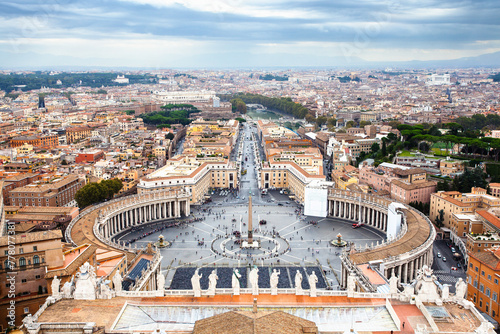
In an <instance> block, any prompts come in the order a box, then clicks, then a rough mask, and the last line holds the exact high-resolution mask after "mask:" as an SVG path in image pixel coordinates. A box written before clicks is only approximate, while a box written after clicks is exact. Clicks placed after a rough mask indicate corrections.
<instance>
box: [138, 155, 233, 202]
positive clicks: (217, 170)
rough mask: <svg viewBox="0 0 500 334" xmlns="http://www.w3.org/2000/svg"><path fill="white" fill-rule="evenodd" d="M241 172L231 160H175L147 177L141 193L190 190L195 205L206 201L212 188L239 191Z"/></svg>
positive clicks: (140, 182) (140, 187)
mask: <svg viewBox="0 0 500 334" xmlns="http://www.w3.org/2000/svg"><path fill="white" fill-rule="evenodd" d="M238 186H239V181H238V169H237V168H236V166H235V165H234V164H233V163H232V162H230V161H229V160H227V159H223V160H222V161H213V162H200V161H198V160H196V159H195V158H191V157H181V156H179V157H174V158H172V159H169V160H168V161H167V164H166V165H165V166H163V167H162V168H160V169H158V170H156V171H155V172H153V173H151V174H149V175H146V176H145V177H143V178H142V179H141V180H140V181H139V184H138V185H137V192H138V193H139V194H144V193H147V192H151V191H157V190H169V189H178V188H187V189H188V190H189V192H190V194H191V204H195V203H200V202H203V201H204V199H205V195H207V194H208V190H209V188H226V189H231V188H236V187H238Z"/></svg>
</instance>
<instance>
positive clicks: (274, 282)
mask: <svg viewBox="0 0 500 334" xmlns="http://www.w3.org/2000/svg"><path fill="white" fill-rule="evenodd" d="M280 274H281V272H280V271H276V269H273V272H272V274H271V278H270V283H271V295H274V296H275V295H277V294H278V281H279V279H280Z"/></svg>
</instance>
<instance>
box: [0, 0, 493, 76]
mask: <svg viewBox="0 0 500 334" xmlns="http://www.w3.org/2000/svg"><path fill="white" fill-rule="evenodd" d="M42 3H43V4H42ZM0 17H1V19H0V63H3V65H7V66H17V67H23V66H24V65H29V66H55V65H87V66H130V67H157V68H166V67H169V68H172V67H211V66H218V67H222V66H240V67H247V66H335V65H336V64H341V63H347V64H348V63H350V62H352V63H355V62H356V59H363V60H367V61H406V60H439V59H454V58H460V57H467V56H476V55H480V54H484V53H491V52H496V51H500V1H499V0H471V1H460V0H458V1H456V0H455V1H449V0H399V1H398V0H396V1H383V0H376V1H375V0H340V1H339V0H325V1H323V0H286V1H285V0H283V1H282V0H250V1H247V0H207V1H204V0H83V1H75V0H43V1H41V0H18V1H5V0H0Z"/></svg>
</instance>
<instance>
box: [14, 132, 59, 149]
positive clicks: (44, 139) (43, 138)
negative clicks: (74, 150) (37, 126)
mask: <svg viewBox="0 0 500 334" xmlns="http://www.w3.org/2000/svg"><path fill="white" fill-rule="evenodd" d="M25 144H28V145H31V146H33V147H36V148H53V147H56V146H58V145H59V137H58V136H57V135H34V136H19V137H14V138H12V139H11V141H10V146H12V147H19V146H23V145H25Z"/></svg>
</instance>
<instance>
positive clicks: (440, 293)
mask: <svg viewBox="0 0 500 334" xmlns="http://www.w3.org/2000/svg"><path fill="white" fill-rule="evenodd" d="M280 274H281V272H280V270H277V269H273V271H272V273H271V276H270V279H269V281H270V282H269V283H270V287H271V295H277V294H278V282H279V277H280ZM241 276H242V275H241V274H240V272H239V270H238V269H234V270H233V273H232V278H231V286H232V293H233V295H240V289H241V281H240V280H241ZM155 278H156V291H157V292H158V294H159V295H163V293H164V289H165V276H164V275H163V274H161V273H159V272H158V273H157V274H156V277H155ZM201 278H202V274H200V273H199V269H198V268H197V269H196V270H195V272H194V274H193V276H192V277H191V285H192V291H193V293H194V296H195V297H201V292H202V289H201V286H200V279H201ZM218 279H219V277H218V276H217V273H216V270H215V269H214V270H212V272H211V273H210V275H209V276H208V282H209V283H208V289H207V290H206V295H208V296H213V295H215V290H216V286H217V280H218ZM307 279H308V282H309V286H310V289H309V293H308V295H309V296H311V297H316V296H317V289H316V284H317V283H318V277H317V276H316V274H315V272H314V271H312V272H311V274H310V275H309V276H308V278H307ZM302 280H303V276H302V273H301V272H300V271H299V270H297V272H296V274H295V294H296V295H304V294H305V293H304V290H303V288H302ZM122 281H123V279H122V276H121V275H120V273H119V272H116V273H115V274H114V275H113V286H114V290H112V289H111V288H110V286H109V285H110V282H109V281H104V280H103V279H102V278H100V279H97V277H96V273H95V269H94V267H93V266H91V265H90V264H89V263H88V262H85V263H84V264H83V265H82V266H81V267H80V270H79V272H78V273H77V275H76V280H75V277H73V278H72V279H71V281H70V282H66V283H64V285H63V286H62V288H61V286H60V285H61V280H60V279H59V278H57V276H55V277H54V279H53V280H52V284H51V288H52V297H55V298H74V299H80V300H93V299H96V298H98V299H110V298H113V297H115V296H116V295H118V294H120V293H121V292H122ZM249 282H250V287H251V291H252V294H253V295H258V294H259V269H258V268H257V267H256V266H254V267H253V268H252V269H251V270H250V273H249ZM437 283H438V282H437V279H436V276H434V275H433V271H432V269H430V268H429V267H428V266H426V265H425V266H423V267H422V269H421V270H419V271H418V275H417V279H416V280H415V281H414V282H413V283H412V284H405V285H402V287H401V288H402V289H400V287H398V285H399V279H398V278H397V277H396V276H395V275H392V277H391V278H390V279H389V293H390V294H391V295H393V296H395V295H397V294H398V295H400V297H401V298H408V299H411V298H413V297H415V298H416V299H418V300H420V301H422V302H438V301H450V300H453V301H457V302H459V301H462V300H463V299H464V298H465V294H466V291H467V284H466V283H465V282H464V281H463V280H462V279H461V278H460V279H459V280H458V282H457V283H456V284H455V294H454V295H450V292H449V285H447V284H444V285H441V284H437ZM356 284H357V278H356V276H355V275H354V274H353V273H350V274H349V275H348V278H347V293H348V294H350V293H353V292H355V290H356ZM400 290H402V291H400Z"/></svg>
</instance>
